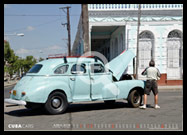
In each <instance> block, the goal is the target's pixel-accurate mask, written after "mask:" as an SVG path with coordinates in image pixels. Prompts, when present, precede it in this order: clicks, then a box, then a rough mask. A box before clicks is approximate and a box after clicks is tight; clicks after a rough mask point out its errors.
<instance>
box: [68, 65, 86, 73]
mask: <svg viewBox="0 0 187 135" xmlns="http://www.w3.org/2000/svg"><path fill="white" fill-rule="evenodd" d="M71 73H72V74H82V73H86V64H75V65H73V66H72V68H71Z"/></svg>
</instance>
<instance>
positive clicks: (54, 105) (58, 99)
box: [45, 92, 68, 114]
mask: <svg viewBox="0 0 187 135" xmlns="http://www.w3.org/2000/svg"><path fill="white" fill-rule="evenodd" d="M67 107H68V102H67V98H66V96H65V95H64V94H63V93H61V92H54V93H52V94H50V95H49V97H48V100H47V102H46V104H45V110H46V111H47V112H48V113H49V114H61V113H64V112H65V111H66V109H67Z"/></svg>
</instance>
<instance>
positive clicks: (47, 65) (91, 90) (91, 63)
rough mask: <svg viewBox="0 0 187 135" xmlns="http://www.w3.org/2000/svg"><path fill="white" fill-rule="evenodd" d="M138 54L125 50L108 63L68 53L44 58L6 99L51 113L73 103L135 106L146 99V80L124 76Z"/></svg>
mask: <svg viewBox="0 0 187 135" xmlns="http://www.w3.org/2000/svg"><path fill="white" fill-rule="evenodd" d="M134 57H135V55H134V54H133V53H132V52H131V51H130V50H125V51H124V52H122V53H121V54H120V55H119V56H117V57H116V58H114V59H113V60H111V61H110V62H109V63H107V64H105V65H104V64H103V62H102V61H101V60H99V59H97V58H96V57H95V58H91V57H87V58H85V57H79V58H75V57H64V58H53V59H48V60H44V61H41V62H39V63H37V64H36V65H34V66H33V67H32V68H31V69H30V70H29V71H28V72H27V74H26V75H25V76H24V77H23V78H22V79H21V80H20V81H19V82H18V83H17V84H16V85H15V87H14V88H13V90H11V92H10V93H11V94H10V98H8V99H5V102H7V103H11V104H17V105H25V106H26V107H27V108H38V107H44V108H45V110H46V111H47V112H48V113H49V114H60V113H64V112H65V111H66V109H67V107H68V104H69V103H73V102H80V101H81V102H82V101H104V102H105V103H107V104H110V103H114V102H115V100H117V99H125V100H128V103H129V104H130V105H131V106H132V107H138V106H139V105H140V104H141V101H142V95H143V89H144V81H142V80H133V79H131V80H129V79H127V80H125V79H122V80H121V79H120V78H121V76H122V74H123V72H124V71H125V69H126V68H127V66H128V64H129V62H130V61H131V60H132V59H133V58H134Z"/></svg>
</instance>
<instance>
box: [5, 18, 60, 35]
mask: <svg viewBox="0 0 187 135" xmlns="http://www.w3.org/2000/svg"><path fill="white" fill-rule="evenodd" d="M59 20H61V18H60V19H59V18H58V19H55V20H52V21H48V22H45V23H41V24H38V25H33V27H35V28H36V27H40V26H44V25H46V24H49V23H53V22H56V21H59ZM20 30H27V27H22V28H17V29H13V30H8V31H6V32H12V31H20Z"/></svg>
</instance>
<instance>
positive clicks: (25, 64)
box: [23, 56, 37, 73]
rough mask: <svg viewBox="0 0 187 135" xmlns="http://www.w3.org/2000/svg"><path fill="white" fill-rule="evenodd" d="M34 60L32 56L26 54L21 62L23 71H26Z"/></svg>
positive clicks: (34, 62)
mask: <svg viewBox="0 0 187 135" xmlns="http://www.w3.org/2000/svg"><path fill="white" fill-rule="evenodd" d="M36 62H37V61H36V59H35V58H34V57H33V56H27V57H26V59H25V60H24V62H23V67H24V72H25V73H26V72H27V71H28V70H29V69H30V68H31V67H32V66H33V65H34V64H36Z"/></svg>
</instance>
